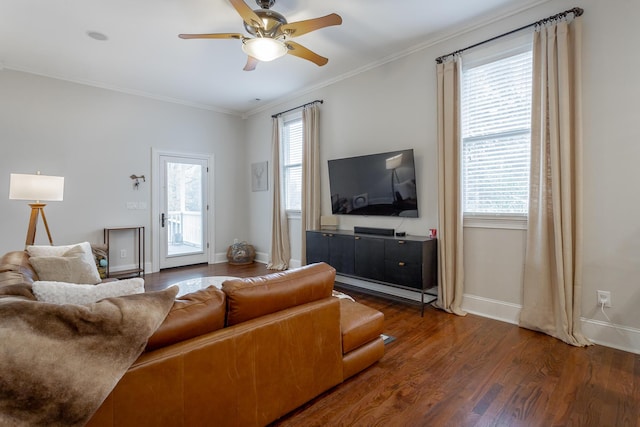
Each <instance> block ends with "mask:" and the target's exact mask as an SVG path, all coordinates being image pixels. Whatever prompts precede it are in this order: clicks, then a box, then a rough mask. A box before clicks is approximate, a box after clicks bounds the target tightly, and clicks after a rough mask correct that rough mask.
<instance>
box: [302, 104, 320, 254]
mask: <svg viewBox="0 0 640 427" xmlns="http://www.w3.org/2000/svg"><path fill="white" fill-rule="evenodd" d="M319 121H320V108H319V107H318V105H317V104H313V105H309V106H306V107H305V108H304V110H302V129H303V132H304V137H303V142H302V143H303V150H302V213H301V215H300V219H301V222H302V224H301V230H302V246H301V247H302V251H301V255H300V261H301V262H302V265H305V264H306V263H307V233H306V230H318V229H319V228H320V149H319V144H318V135H319V126H320V125H319Z"/></svg>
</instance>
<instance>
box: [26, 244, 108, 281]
mask: <svg viewBox="0 0 640 427" xmlns="http://www.w3.org/2000/svg"><path fill="white" fill-rule="evenodd" d="M45 247H46V246H45ZM35 248H43V247H42V246H39V247H38V246H29V247H28V252H29V254H30V255H31V258H29V262H30V263H31V265H32V266H33V268H34V269H35V270H36V272H37V273H38V277H39V278H40V280H47V281H56V282H67V283H81V284H88V285H95V284H96V283H100V280H101V278H100V273H98V268H97V267H96V264H95V260H94V258H93V253H92V251H91V246H90V245H89V243H86V242H85V243H82V244H79V245H75V246H71V247H69V249H67V250H65V251H64V252H62V253H61V254H60V255H50V254H57V253H59V252H61V251H59V250H56V251H54V250H52V249H50V248H56V247H54V246H52V247H49V249H48V250H41V249H38V250H35ZM56 249H58V248H56ZM36 254H43V255H36Z"/></svg>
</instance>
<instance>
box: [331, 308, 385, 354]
mask: <svg viewBox="0 0 640 427" xmlns="http://www.w3.org/2000/svg"><path fill="white" fill-rule="evenodd" d="M340 329H341V331H342V354H347V353H349V352H350V351H352V350H354V349H356V348H358V347H360V346H362V345H364V344H367V343H368V342H370V341H373V340H375V339H377V338H379V337H380V334H382V332H383V330H384V314H382V313H381V312H379V311H378V310H376V309H373V308H371V307H367V306H366V305H363V304H360V303H357V302H354V301H351V300H349V299H341V300H340Z"/></svg>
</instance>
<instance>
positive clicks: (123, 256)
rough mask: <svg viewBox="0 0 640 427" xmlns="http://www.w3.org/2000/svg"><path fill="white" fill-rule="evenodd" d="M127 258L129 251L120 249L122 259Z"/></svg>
mask: <svg viewBox="0 0 640 427" xmlns="http://www.w3.org/2000/svg"><path fill="white" fill-rule="evenodd" d="M126 257H127V250H126V249H120V258H126Z"/></svg>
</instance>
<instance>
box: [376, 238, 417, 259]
mask: <svg viewBox="0 0 640 427" xmlns="http://www.w3.org/2000/svg"><path fill="white" fill-rule="evenodd" d="M384 251H385V256H384V257H385V259H388V260H393V261H402V262H406V263H409V262H411V263H421V262H422V242H413V241H410V240H391V239H389V240H386V241H385V246H384Z"/></svg>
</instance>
